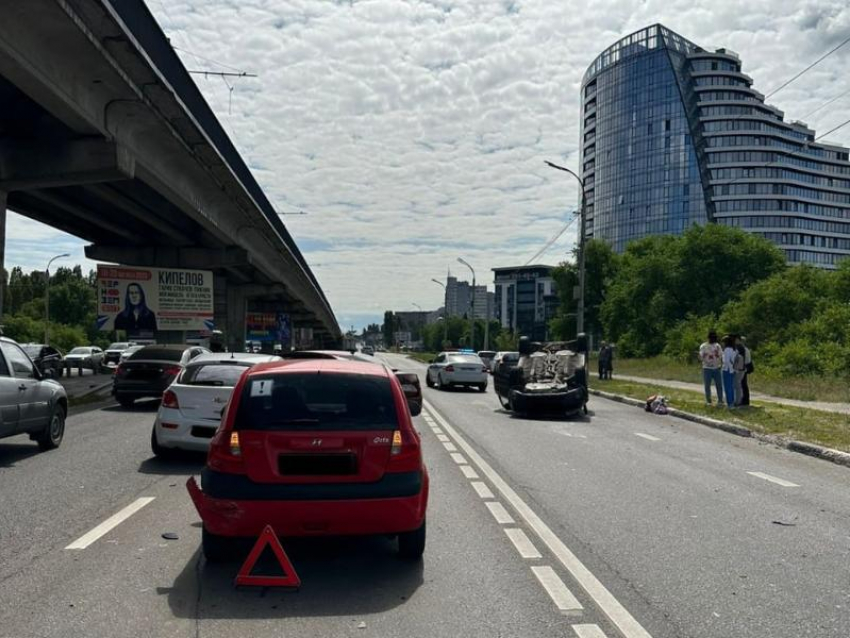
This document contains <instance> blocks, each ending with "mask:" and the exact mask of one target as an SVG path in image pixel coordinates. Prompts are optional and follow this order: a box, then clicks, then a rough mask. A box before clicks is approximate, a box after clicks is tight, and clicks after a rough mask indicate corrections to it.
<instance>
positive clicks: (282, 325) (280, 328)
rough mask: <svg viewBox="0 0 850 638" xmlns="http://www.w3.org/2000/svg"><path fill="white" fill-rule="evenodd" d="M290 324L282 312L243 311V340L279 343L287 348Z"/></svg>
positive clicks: (290, 330)
mask: <svg viewBox="0 0 850 638" xmlns="http://www.w3.org/2000/svg"><path fill="white" fill-rule="evenodd" d="M291 338H292V324H291V323H290V320H289V315H288V314H286V313H283V312H248V313H245V340H246V341H261V342H272V343H279V344H280V345H281V346H282V347H283V348H289V344H290V340H291Z"/></svg>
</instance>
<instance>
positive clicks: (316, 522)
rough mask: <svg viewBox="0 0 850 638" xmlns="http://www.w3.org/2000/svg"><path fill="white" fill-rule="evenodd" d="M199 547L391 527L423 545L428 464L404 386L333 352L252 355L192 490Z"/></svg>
mask: <svg viewBox="0 0 850 638" xmlns="http://www.w3.org/2000/svg"><path fill="white" fill-rule="evenodd" d="M188 485H189V492H190V494H191V496H192V500H193V501H194V503H195V507H196V508H197V509H198V512H199V514H200V515H201V519H202V520H203V537H202V538H203V551H204V555H205V556H206V557H207V559H208V560H211V561H217V560H223V559H224V558H225V557H226V556H227V554H228V553H229V550H230V545H231V543H230V541H232V540H233V539H235V538H239V537H252V538H256V537H257V536H259V534H260V532H261V531H262V530H263V528H264V527H265V526H266V525H267V524H268V525H271V526H272V528H273V529H274V530H275V532H276V533H277V534H278V535H279V536H289V537H293V536H320V535H328V536H330V535H360V534H382V535H383V534H388V535H397V536H398V545H399V552H400V554H401V555H402V556H404V557H406V558H414V559H415V558H419V557H421V555H422V552H423V551H424V549H425V510H426V507H427V504H428V472H427V469H426V468H425V464H424V463H423V460H422V447H421V442H420V438H419V434H418V433H417V432H416V430H415V429H414V428H413V422H412V420H411V415H410V409H409V407H408V404H407V400H406V399H405V395H404V392H403V391H402V387H401V384H400V383H399V381H398V380H397V379H396V378H395V376H394V375H393V374H392V371H390V370H387V369H386V368H385V367H384V366H377V365H374V364H369V363H360V362H355V361H344V360H335V359H306V360H295V361H290V362H283V363H268V364H260V365H257V366H255V367H254V368H251V369H250V370H249V371H247V372H245V373H244V374H243V375H242V378H241V379H240V380H239V382H238V383H237V385H236V387H235V388H234V390H233V394H232V395H231V397H230V400H229V402H228V404H227V406H226V407H225V409H224V411H223V414H222V419H221V425H220V426H219V428H218V430H217V432H216V434H215V436H214V437H213V439H212V442H211V446H210V451H209V456H208V457H207V467H206V468H204V470H203V472H202V473H201V486H200V488H199V487H198V486H197V484H196V483H195V482H194V479H190V481H189V484H188Z"/></svg>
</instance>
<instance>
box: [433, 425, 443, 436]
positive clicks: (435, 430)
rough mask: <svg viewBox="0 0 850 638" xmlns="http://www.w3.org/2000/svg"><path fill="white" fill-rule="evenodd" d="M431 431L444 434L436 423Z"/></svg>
mask: <svg viewBox="0 0 850 638" xmlns="http://www.w3.org/2000/svg"><path fill="white" fill-rule="evenodd" d="M431 431H432V432H434V434H442V433H443V431H442V430H441V429H440V428H438V427H437V426H436V425H435V426H434V427H433V428H431Z"/></svg>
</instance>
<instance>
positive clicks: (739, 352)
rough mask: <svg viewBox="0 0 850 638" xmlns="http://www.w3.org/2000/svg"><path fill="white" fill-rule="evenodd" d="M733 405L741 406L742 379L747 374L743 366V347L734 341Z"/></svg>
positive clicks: (742, 397)
mask: <svg viewBox="0 0 850 638" xmlns="http://www.w3.org/2000/svg"><path fill="white" fill-rule="evenodd" d="M734 347H735V353H736V356H735V366H734V367H735V405H736V406H741V405H743V400H744V387H743V383H744V377H745V376H746V374H747V369H746V367H745V366H744V346H743V345H741V344H740V343H738V341H737V339H736V340H735V345H734Z"/></svg>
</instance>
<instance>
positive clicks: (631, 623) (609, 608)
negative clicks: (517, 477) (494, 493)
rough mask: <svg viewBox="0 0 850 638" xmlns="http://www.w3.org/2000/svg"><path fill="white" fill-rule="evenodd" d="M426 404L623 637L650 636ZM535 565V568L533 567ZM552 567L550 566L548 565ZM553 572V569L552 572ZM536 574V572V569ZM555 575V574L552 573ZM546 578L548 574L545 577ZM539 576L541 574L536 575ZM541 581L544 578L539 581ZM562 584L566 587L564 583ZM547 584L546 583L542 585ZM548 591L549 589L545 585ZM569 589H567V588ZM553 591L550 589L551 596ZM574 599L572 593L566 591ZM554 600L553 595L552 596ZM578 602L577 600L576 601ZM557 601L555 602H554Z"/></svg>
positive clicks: (427, 404)
mask: <svg viewBox="0 0 850 638" xmlns="http://www.w3.org/2000/svg"><path fill="white" fill-rule="evenodd" d="M425 408H426V409H427V410H428V412H429V413H430V414H431V415H432V416H433V417H434V419H435V420H436V421H437V422H438V423H440V425H442V427H443V429H444V430H445V431H446V432H447V433H448V434H449V436H451V438H452V439H453V440H454V441H455V442H456V443H457V444H458V445H459V446H460V447H461V449H463V451H464V452H466V454H467V455H468V456H469V458H470V459H471V460H472V462H473V463H474V464H475V465H477V466H478V469H479V470H480V471H481V472H482V473H483V474H484V476H485V477H486V478H487V479H489V481H490V483H491V484H492V485H493V486H494V487H495V488H496V489H497V490H498V491H499V492H500V493H501V494H502V496H503V497H504V498H505V500H506V501H508V502H509V503H510V504H511V507H513V509H514V511H516V512H517V513H518V514H519V515H520V516H521V517H522V519H523V520H524V521H525V523H526V524H527V525H528V527H529V528H530V529H532V530H534V533H535V534H537V537H538V538H539V539H540V540H541V541H543V543H544V545H546V547H548V548H549V551H551V552H552V554H553V555H554V556H555V557H556V558H557V559H558V560H559V561H560V563H561V564H562V565H563V566H564V567H565V568H566V570H567V571H568V572H569V573H570V575H571V576H572V577H573V578H574V579H575V581H576V582H577V583H578V584H579V585H580V586H581V587H582V588H583V589H584V591H585V592H586V593H587V595H588V596H589V597H590V598H591V599H592V600H593V601H594V602H595V603H596V605H597V606H598V607H599V609H601V610H602V612H603V613H604V614H605V615H606V616H607V617H608V619H609V620H610V621H611V622H612V623H613V624H614V626H615V627H617V629H619V631H620V633H621V634H622V638H652V636H651V634H650V633H649V632H648V631H647V630H646V629H644V628H643V626H642V625H641V624H640V623H639V622H638V621H637V619H635V617H634V616H632V615H631V614H630V613H629V611H628V610H627V609H626V608H625V607H624V606H623V605H622V603H620V601H618V600H617V599H616V598H615V597H614V595H613V594H612V593H611V592H610V591H608V588H606V587H605V585H603V584H602V582H601V581H600V580H599V579H598V578H597V577H596V576H594V575H593V573H592V572H591V571H590V570H589V569H588V568H587V567H585V565H584V563H582V562H581V561H580V560H579V559H578V557H577V556H576V555H575V554H573V552H572V551H571V550H570V548H569V547H567V546H566V544H564V542H563V541H562V540H561V539H560V538H558V536H557V535H556V534H555V533H554V532H553V531H552V530H551V529H550V528H549V526H548V525H546V523H544V522H543V520H542V519H541V518H540V517H539V516H538V515H537V514H536V513H535V512H534V510H532V509H531V508H530V507H529V506H528V505H527V504H526V503H525V501H523V500H522V499H521V498H520V497H519V495H518V494H517V493H516V492H515V491H514V490H513V488H512V487H511V486H510V485H508V483H507V482H506V481H505V480H504V479H503V478H502V477H501V476H499V474H498V473H497V472H496V471H495V470H494V469H493V468H492V467H491V466H490V464H489V463H487V461H485V460H484V459H483V458H482V457H481V455H480V454H478V452H476V451H475V449H474V448H473V447H472V446H471V445H469V443H467V442H466V440H465V439H464V438H463V437H462V436H461V435H460V433H459V432H458V431H457V430H456V429H455V428H454V427H453V426H452V425H451V424H450V423H449V422H448V421H447V420H446V419H445V418H443V416H442V415H441V414H440V413H439V412H437V410H436V409H434V406H433V405H431V402H430V401H426V402H425ZM532 569H534V568H532ZM549 569H551V568H549ZM553 573H554V572H553ZM535 575H537V572H535ZM555 577H556V578H557V574H555ZM547 578H548V577H547ZM538 580H540V576H538ZM557 580H558V581H560V578H557ZM541 584H543V581H541ZM561 585H562V586H563V587H564V589H566V586H565V585H563V581H561ZM543 586H544V587H546V585H545V584H544V585H543ZM547 591H548V589H547ZM567 592H568V593H569V590H567ZM551 595H552V594H551V593H550V596H551ZM569 595H570V597H572V598H573V599H574V598H575V597H574V596H572V594H571V593H570V594H569ZM553 600H554V598H553ZM576 602H578V601H576ZM556 604H558V603H557V602H556Z"/></svg>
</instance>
